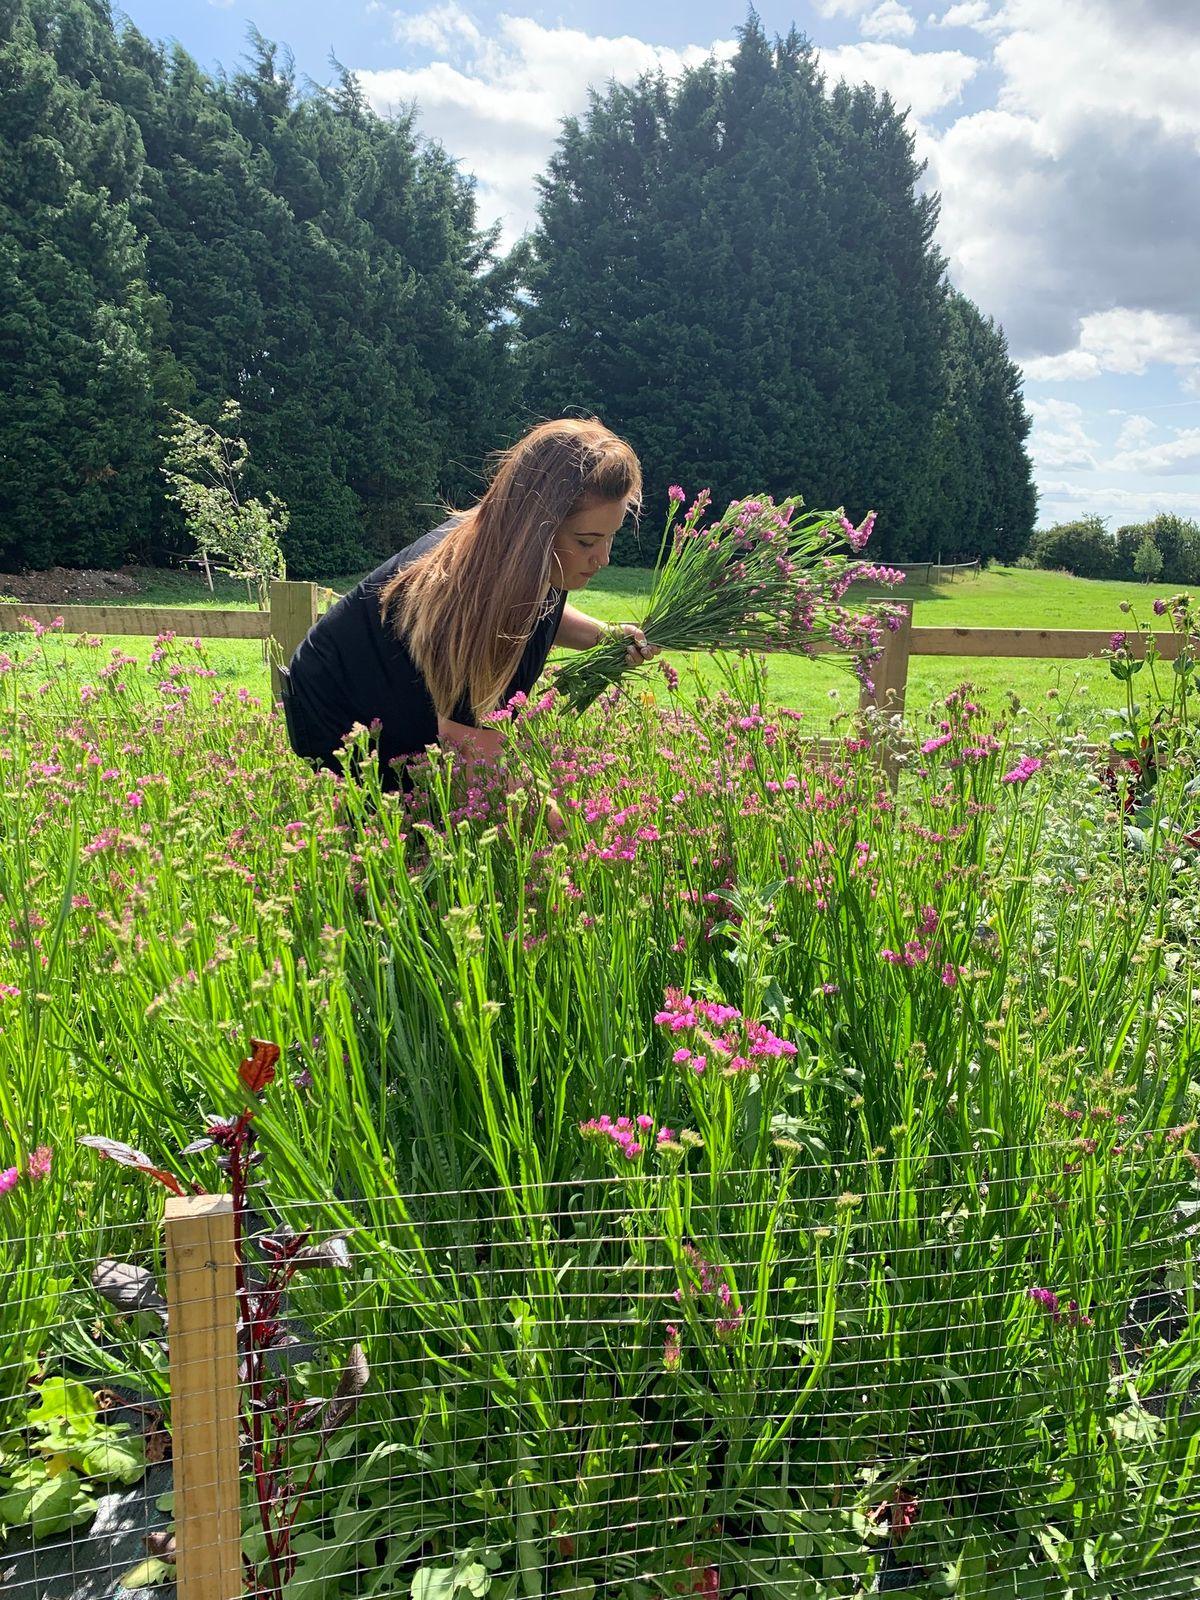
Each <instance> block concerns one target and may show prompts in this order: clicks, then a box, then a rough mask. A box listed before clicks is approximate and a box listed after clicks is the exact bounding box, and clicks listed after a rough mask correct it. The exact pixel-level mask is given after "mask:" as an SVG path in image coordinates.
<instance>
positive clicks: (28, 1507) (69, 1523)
mask: <svg viewBox="0 0 1200 1600" xmlns="http://www.w3.org/2000/svg"><path fill="white" fill-rule="evenodd" d="M38 1468H40V1469H41V1471H40V1474H39V1472H38V1471H37V1469H38ZM29 1469H30V1470H27V1471H23V1472H22V1473H21V1477H22V1483H21V1484H20V1486H14V1487H13V1488H12V1489H10V1490H9V1492H8V1493H7V1494H6V1495H3V1496H0V1522H7V1523H10V1524H18V1525H19V1524H24V1523H29V1525H30V1526H31V1527H32V1529H33V1535H34V1538H36V1539H44V1538H45V1537H46V1536H47V1535H48V1534H52V1533H65V1532H66V1530H67V1529H68V1528H75V1527H78V1526H79V1524H80V1523H83V1522H90V1521H91V1520H92V1518H93V1517H94V1516H95V1514H96V1502H95V1500H94V1499H93V1498H92V1496H91V1494H90V1493H89V1492H88V1488H87V1485H86V1484H85V1483H83V1481H82V1480H81V1479H80V1478H78V1477H77V1476H76V1475H75V1473H73V1472H71V1471H69V1470H68V1471H65V1472H57V1473H55V1474H54V1475H53V1476H52V1477H51V1476H50V1475H49V1474H48V1473H47V1471H46V1466H45V1463H44V1462H31V1463H29ZM13 1476H14V1477H16V1474H14V1475H13Z"/></svg>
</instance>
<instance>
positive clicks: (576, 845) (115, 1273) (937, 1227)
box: [0, 602, 1200, 1600]
mask: <svg viewBox="0 0 1200 1600" xmlns="http://www.w3.org/2000/svg"><path fill="white" fill-rule="evenodd" d="M1173 617H1174V621H1175V623H1176V625H1177V626H1178V627H1180V628H1181V629H1182V630H1183V631H1185V632H1190V631H1192V629H1193V627H1194V624H1193V623H1192V621H1191V617H1190V613H1189V612H1188V610H1187V608H1186V605H1184V604H1183V603H1182V602H1181V603H1180V604H1179V605H1177V606H1176V607H1174V609H1173ZM1110 666H1111V670H1112V672H1113V676H1114V678H1115V679H1116V681H1117V682H1118V683H1120V684H1121V685H1122V692H1124V693H1126V694H1127V702H1128V703H1127V714H1126V717H1125V720H1124V723H1123V724H1122V727H1121V729H1120V730H1119V731H1118V733H1117V735H1116V737H1115V739H1114V742H1113V748H1112V750H1111V751H1108V752H1106V753H1104V754H1102V755H1101V756H1100V757H1099V758H1098V757H1097V756H1096V755H1095V753H1094V752H1091V751H1090V750H1089V749H1088V748H1087V746H1086V743H1085V741H1084V739H1083V738H1082V737H1080V736H1077V735H1075V734H1072V733H1071V732H1070V731H1069V730H1065V729H1063V728H1061V727H1054V726H1052V725H1051V726H1047V727H1046V728H1044V729H1043V730H1042V731H1041V733H1040V734H1035V733H1034V732H1032V731H1030V725H1029V724H1028V723H1024V724H1022V725H1021V726H1022V729H1023V732H1022V736H1021V739H1020V741H1018V740H1017V738H1016V736H1015V734H1014V732H1013V729H1012V728H1010V727H1007V726H1006V725H1005V723H1004V720H1003V718H1002V716H1001V715H1000V712H1001V709H1002V708H999V707H993V708H991V709H988V708H984V707H981V706H980V705H978V704H977V703H976V702H975V701H974V700H973V699H972V697H971V695H970V693H969V691H967V690H965V689H964V690H962V691H956V692H954V693H952V694H950V695H948V696H947V697H945V698H944V699H943V700H942V701H940V702H939V703H938V704H937V705H935V706H933V707H932V708H931V709H930V710H929V711H928V712H926V713H921V714H917V715H913V716H912V721H911V724H910V726H909V727H908V729H907V730H905V731H904V733H903V749H901V748H900V744H901V731H900V730H897V729H895V728H892V727H890V726H889V725H887V724H886V723H885V722H883V721H882V720H881V719H876V720H875V721H873V722H872V721H868V722H867V723H865V724H864V725H863V726H861V727H860V728H859V729H858V730H856V733H855V736H854V737H853V738H851V739H849V740H848V741H846V742H845V743H844V744H843V745H842V746H840V747H839V749H838V751H837V753H836V754H835V755H830V754H828V753H826V755H825V756H822V755H821V753H820V752H819V751H818V750H816V749H815V748H814V747H813V745H812V744H811V742H810V740H809V736H808V734H807V731H806V729H807V725H806V724H801V723H799V722H797V721H796V720H795V719H794V718H793V717H791V716H789V715H788V713H787V712H786V711H773V712H767V711H764V710H762V709H760V707H763V706H765V705H766V703H767V702H766V699H765V696H764V693H763V688H762V683H761V680H760V677H759V674H758V670H757V669H756V668H755V667H754V665H753V663H750V662H747V663H744V664H742V665H741V666H739V667H738V668H737V669H736V670H734V671H731V672H730V673H729V674H728V686H727V688H726V689H725V690H723V691H721V692H720V693H714V694H712V695H710V697H709V698H708V699H707V700H704V701H701V702H700V703H696V704H693V703H690V702H687V701H684V700H683V699H681V698H679V696H678V695H677V693H676V692H675V691H674V690H673V689H672V688H671V685H670V682H669V678H668V676H667V675H666V674H662V675H659V674H658V673H657V672H654V673H652V674H646V675H643V677H642V678H640V679H638V680H635V681H634V682H633V683H632V684H629V685H628V688H629V691H630V692H627V693H624V694H621V695H612V694H606V695H604V696H602V697H601V699H600V701H599V702H598V703H597V704H596V705H594V706H593V707H592V708H591V709H590V710H588V711H587V712H586V713H585V714H584V715H583V716H582V717H576V716H574V715H572V714H568V713H565V712H563V711H561V710H560V709H559V708H558V707H557V706H556V704H555V697H554V696H552V695H548V696H547V697H546V698H545V699H544V700H543V701H542V702H539V703H538V704H537V705H536V706H529V707H526V708H525V713H524V715H523V716H522V717H521V718H520V720H519V723H518V725H517V728H516V731H515V734H514V738H515V756H514V763H513V767H514V776H515V778H516V779H517V781H518V782H519V783H520V785H521V789H520V791H519V792H518V793H516V794H511V793H509V792H508V791H507V790H506V789H505V787H504V786H503V784H501V782H500V781H499V780H498V779H496V778H491V779H487V780H484V779H482V778H479V777H478V775H471V774H462V773H459V772H455V771H454V770H452V769H451V768H450V767H449V766H448V765H447V764H445V762H444V761H442V760H435V761H432V762H431V764H430V765H429V766H428V768H427V769H426V771H425V772H424V774H423V775H422V777H421V779H420V782H419V784H418V789H417V796H416V799H415V802H414V803H412V804H411V805H406V804H404V803H402V802H400V801H398V800H397V799H396V798H395V797H392V796H384V795H381V794H380V793H379V790H378V784H377V782H376V780H375V775H374V774H373V772H372V768H371V763H370V760H369V758H368V760H367V763H366V772H365V777H364V782H363V784H362V786H361V787H358V786H347V785H345V784H344V783H342V782H341V781H340V780H338V779H335V778H334V777H332V776H331V775H329V774H327V773H326V774H320V775H314V774H310V773H309V772H308V771H307V770H306V769H305V768H304V767H303V766H302V765H301V764H300V763H299V762H297V761H296V759H295V758H294V757H293V756H292V755H291V754H290V752H289V751H288V750H287V748H286V742H285V739H284V735H283V730H282V727H281V724H280V721H279V718H278V716H277V715H276V714H275V713H274V712H273V711H272V710H271V708H270V707H269V706H267V705H263V704H260V703H259V702H258V701H257V700H256V699H255V697H253V696H251V695H249V694H246V693H243V694H242V695H240V696H239V695H238V694H237V693H234V692H230V691H229V690H227V689H224V688H221V687H217V686H215V685H214V682H213V680H212V679H211V678H209V677H207V676H206V673H207V671H208V669H207V668H206V666H205V664H204V658H203V652H201V651H197V650H195V649H194V648H193V647H192V645H191V644H190V642H183V641H178V640H172V639H169V638H163V639H161V640H159V641H156V643H155V646H154V648H153V649H152V650H151V651H149V652H148V658H147V659H146V660H144V661H138V660H134V659H132V657H131V656H128V655H125V654H118V655H117V656H116V657H115V658H113V659H111V660H110V661H109V663H108V666H107V667H106V669H105V671H104V672H103V673H99V672H98V673H96V674H95V675H94V679H93V681H91V682H90V683H89V684H88V685H87V686H86V687H87V689H88V690H89V692H88V693H86V694H84V693H81V691H80V687H79V684H78V682H77V681H75V680H74V679H73V678H72V679H70V680H69V681H67V680H62V681H59V680H47V678H46V675H45V673H44V671H43V664H42V662H41V660H40V658H39V656H38V654H37V652H36V651H34V652H31V653H28V654H26V655H25V656H24V657H23V658H22V663H21V664H18V665H14V666H13V668H12V670H10V671H7V672H4V673H2V674H0V694H2V695H3V696H4V700H3V707H4V709H3V713H2V715H0V778H2V798H0V832H2V838H0V887H2V891H3V899H4V905H5V908H6V915H7V918H8V938H7V940H6V941H5V943H4V946H3V948H2V949H0V1030H2V1031H0V1190H2V1191H3V1192H2V1193H0V1291H2V1292H0V1524H2V1525H5V1526H6V1528H7V1537H8V1539H9V1540H10V1541H12V1542H13V1543H14V1544H15V1543H16V1542H17V1541H19V1540H21V1539H26V1538H27V1536H28V1531H29V1529H30V1527H32V1528H33V1530H34V1532H35V1533H36V1535H37V1537H38V1539H39V1540H42V1541H47V1542H48V1541H54V1540H61V1539H64V1538H66V1537H67V1536H68V1532H69V1530H70V1529H72V1528H74V1530H75V1534H76V1536H77V1537H82V1536H84V1535H85V1534H86V1530H87V1527H88V1524H89V1521H90V1519H91V1516H92V1511H93V1510H94V1506H95V1501H96V1496H97V1494H98V1492H99V1490H100V1488H101V1486H103V1485H105V1484H111V1483H113V1482H119V1483H129V1482H132V1481H134V1480H135V1479H136V1478H137V1476H138V1475H139V1473H140V1472H142V1471H144V1470H145V1466H146V1464H147V1462H148V1461H149V1460H150V1459H151V1457H150V1456H149V1455H148V1454H147V1451H148V1449H149V1442H148V1441H147V1440H146V1439H145V1438H144V1437H142V1436H141V1435H136V1434H132V1433H124V1432H122V1431H121V1430H120V1429H118V1428H115V1427H113V1428H108V1427H107V1425H106V1424H105V1423H104V1422H103V1420H102V1414H101V1416H99V1417H98V1416H97V1415H96V1403H95V1401H94V1399H93V1397H94V1396H95V1394H96V1392H97V1391H98V1390H101V1389H109V1390H111V1389H115V1390H117V1391H121V1390H125V1391H127V1392H136V1393H138V1394H141V1395H146V1396H149V1397H151V1398H152V1399H154V1400H155V1401H156V1402H157V1404H158V1405H159V1407H160V1408H161V1410H162V1412H163V1419H164V1426H165V1427H167V1428H169V1426H170V1402H171V1396H170V1389H169V1381H168V1373H167V1357H166V1344H165V1339H164V1337H163V1329H162V1319H161V1316H160V1315H159V1304H160V1302H159V1301H158V1299H157V1293H158V1286H160V1285H161V1283H162V1274H163V1260H162V1238H161V1230H160V1227H159V1219H160V1213H161V1203H160V1197H161V1196H163V1195H165V1194H166V1192H167V1191H168V1189H172V1188H173V1189H176V1190H179V1191H188V1190H190V1189H192V1188H193V1187H199V1188H201V1189H203V1190H206V1191H217V1190H226V1189H230V1190H232V1192H233V1193H234V1196H235V1203H236V1211H237V1216H238V1219H239V1228H240V1230H241V1253H242V1266H241V1269H240V1273H239V1310H240V1312H241V1324H242V1327H241V1334H242V1355H243V1375H244V1383H245V1390H246V1393H245V1396H244V1402H245V1403H244V1406H243V1414H244V1418H245V1472H244V1475H243V1491H244V1497H245V1506H244V1515H245V1537H244V1552H245V1558H246V1575H247V1592H248V1593H252V1594H255V1595H263V1596H268V1595H269V1596H274V1597H277V1600H278V1597H282V1596H284V1595H288V1596H292V1595H306V1596H313V1597H316V1596H329V1597H343V1596H345V1597H349V1596H363V1597H366V1596H402V1595H408V1594H411V1595H412V1597H413V1600H455V1596H457V1595H461V1596H462V1597H463V1600H465V1597H466V1595H467V1594H468V1593H469V1594H470V1595H472V1596H475V1597H477V1600H478V1597H482V1596H484V1595H491V1596H493V1597H494V1600H510V1597H511V1600H540V1597H542V1596H545V1597H547V1600H548V1597H550V1596H563V1597H565V1596H571V1597H573V1600H591V1597H593V1596H599V1595H601V1594H604V1595H612V1596H616V1595H620V1596H628V1597H630V1600H658V1597H667V1600H671V1597H674V1596H676V1595H681V1594H682V1595H691V1594H705V1595H711V1596H713V1597H714V1600H715V1597H716V1596H726V1597H733V1596H738V1595H746V1596H762V1597H764V1600H810V1597H812V1600H818V1597H826V1596H828V1597H834V1596H837V1597H842V1596H845V1597H847V1600H849V1597H851V1596H854V1595H858V1594H865V1593H868V1592H871V1591H872V1590H873V1589H877V1590H881V1591H887V1590H890V1589H895V1588H900V1587H903V1588H906V1589H908V1590H909V1592H911V1593H914V1594H918V1595H930V1596H933V1595H937V1596H945V1595H951V1594H954V1595H959V1596H963V1597H967V1600H974V1597H987V1600H1001V1597H1004V1600H1008V1597H1029V1600H1033V1597H1042V1596H1062V1597H1064V1600H1066V1597H1067V1596H1071V1597H1082V1596H1088V1597H1093V1600H1107V1597H1112V1596H1118V1595H1119V1596H1122V1597H1124V1596H1136V1595H1145V1596H1157V1597H1162V1600H1174V1597H1176V1596H1182V1595H1186V1594H1193V1593H1197V1592H1200V1561H1198V1559H1197V1555H1196V1551H1197V1549H1200V1483H1198V1482H1197V1466H1198V1461H1200V1414H1198V1413H1197V1410H1196V1404H1197V1402H1196V1398H1195V1393H1194V1391H1195V1387H1196V1383H1197V1379H1198V1378H1200V1318H1198V1315H1197V1311H1198V1308H1197V1305H1196V1293H1197V1272H1196V1268H1195V1264H1194V1261H1193V1255H1194V1249H1195V1244H1194V1237H1193V1212H1194V1210H1195V1208H1196V1205H1197V1203H1198V1202H1200V1178H1198V1168H1200V1156H1198V1155H1197V1149H1198V1148H1200V1141H1198V1139H1197V1127H1196V1116H1197V1097H1198V1094H1200V1091H1198V1090H1197V1083H1196V1079H1197V1075H1198V1069H1200V1030H1198V1026H1197V1018H1196V994H1197V978H1196V972H1195V952H1194V929H1195V926H1196V917H1197V911H1198V909H1200V892H1198V890H1197V881H1196V871H1197V864H1198V863H1200V852H1198V850H1197V845H1198V844H1200V833H1198V832H1197V830H1198V828H1200V786H1198V784H1197V777H1196V773H1197V768H1196V751H1197V745H1196V740H1195V735H1194V732H1193V729H1192V724H1191V715H1190V708H1189V698H1190V696H1191V694H1192V693H1193V692H1194V691H1193V689H1192V676H1193V670H1194V657H1193V655H1192V654H1191V653H1188V652H1185V653H1184V655H1182V656H1181V658H1180V665H1179V666H1178V667H1177V668H1176V670H1175V671H1174V672H1168V673H1167V674H1166V679H1167V680H1168V687H1169V693H1170V694H1171V696H1172V698H1171V699H1170V700H1169V701H1168V702H1167V703H1166V704H1165V706H1164V707H1163V708H1162V709H1161V710H1160V711H1158V713H1157V715H1156V716H1152V715H1151V714H1150V713H1149V712H1147V711H1146V710H1145V709H1144V708H1142V707H1141V706H1140V705H1139V704H1138V702H1137V700H1136V699H1135V691H1136V690H1138V689H1139V687H1140V683H1141V681H1142V680H1141V678H1140V676H1139V673H1140V668H1139V665H1138V663H1137V662H1136V661H1135V660H1134V659H1133V656H1132V655H1131V654H1130V653H1129V652H1128V651H1127V649H1126V646H1125V643H1124V641H1123V640H1121V639H1119V638H1114V642H1113V650H1112V652H1111V662H1110ZM45 682H48V683H49V687H48V688H46V690H45V692H42V689H43V683H45ZM912 711H913V708H912V707H911V706H910V713H912ZM889 744H890V745H892V746H894V747H895V748H894V749H893V751H892V754H893V755H894V756H897V755H898V756H902V757H903V759H902V760H901V762H900V767H901V772H900V780H899V786H898V788H897V789H896V790H895V792H893V789H892V787H891V786H890V784H889V783H888V782H887V781H886V780H885V779H884V777H883V776H882V775H881V768H880V762H879V757H880V755H881V752H882V750H883V748H884V747H885V746H887V745H889ZM551 797H553V798H554V799H555V800H556V802H557V805H558V807H559V809H560V810H561V812H562V814H563V817H564V819H565V823H566V827H565V832H564V833H563V834H562V835H561V836H560V837H555V836H554V835H552V833H551V832H550V830H549V828H548V827H547V826H546V825H545V802H547V801H548V800H549V799H550V798H551ZM255 1041H258V1042H257V1043H256V1042H255ZM81 1138H87V1139H91V1140H93V1141H94V1142H93V1143H92V1144H81V1143H80V1140H81ZM138 1169H140V1170H138ZM100 1262H105V1263H107V1266H106V1267H105V1268H104V1269H103V1270H101V1271H99V1272H98V1271H97V1267H98V1263H100ZM118 1269H119V1270H118ZM114 1282H115V1283H117V1284H118V1287H120V1286H121V1285H123V1286H124V1287H123V1292H116V1291H114V1289H113V1284H114ZM289 1339H294V1340H296V1341H298V1342H297V1343H296V1344H294V1345H292V1344H289V1343H288V1341H289ZM31 1380H33V1381H34V1386H33V1387H31ZM89 1408H90V1409H89ZM110 1435H111V1436H110ZM179 1511H180V1508H179V1507H178V1506H176V1507H174V1512H175V1514H176V1516H177V1517H178V1515H179ZM93 1554H95V1552H94V1551H93ZM4 1560H5V1555H4V1546H3V1544H0V1571H2V1570H3V1567H4ZM151 1566H152V1567H153V1571H147V1572H146V1573H144V1574H143V1580H144V1581H147V1582H148V1581H153V1580H166V1581H169V1580H170V1577H171V1571H172V1569H171V1566H170V1557H169V1551H168V1552H167V1555H166V1557H165V1558H164V1559H161V1560H157V1561H156V1562H153V1563H151Z"/></svg>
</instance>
